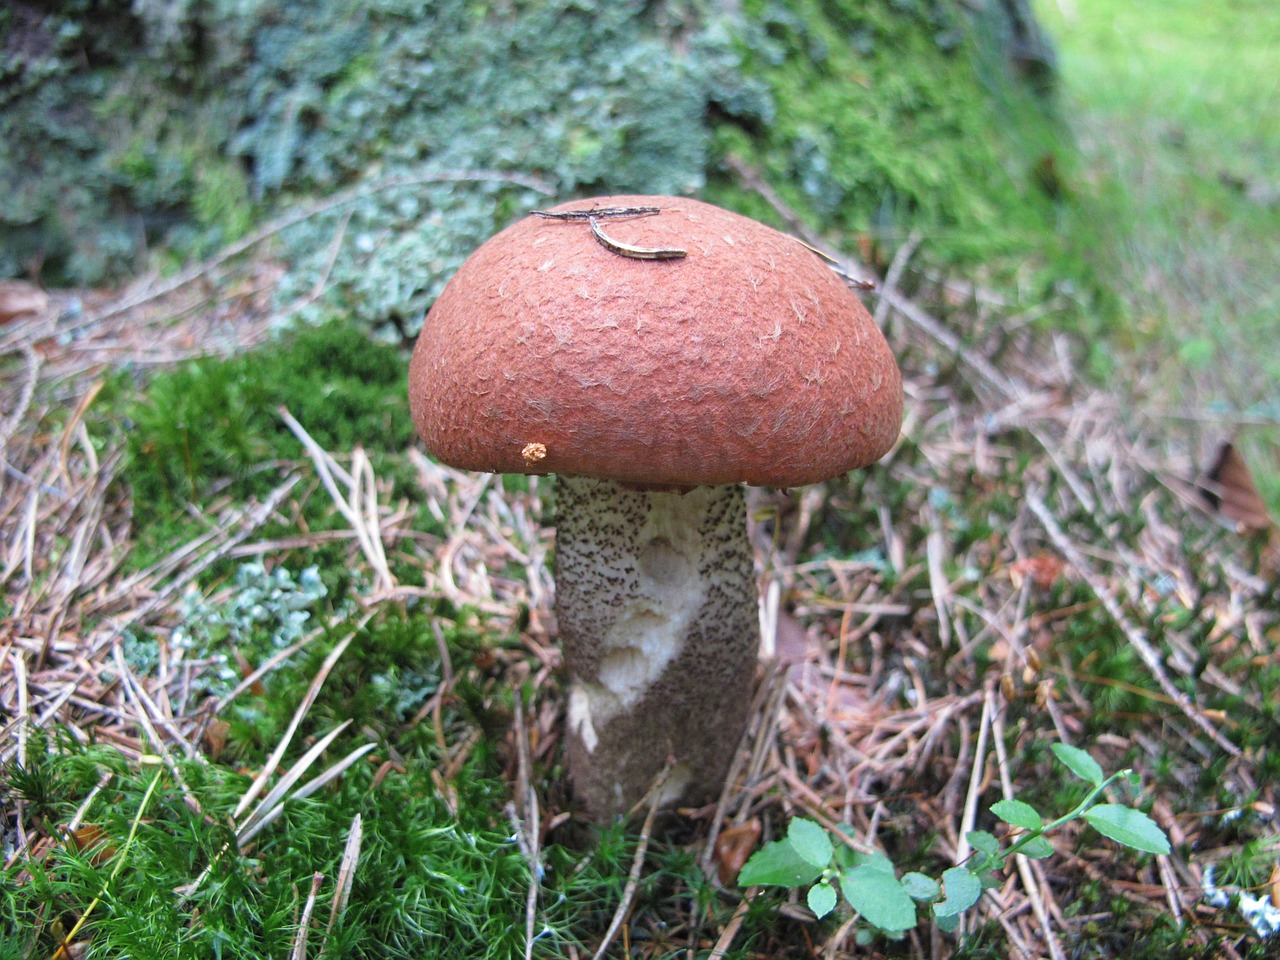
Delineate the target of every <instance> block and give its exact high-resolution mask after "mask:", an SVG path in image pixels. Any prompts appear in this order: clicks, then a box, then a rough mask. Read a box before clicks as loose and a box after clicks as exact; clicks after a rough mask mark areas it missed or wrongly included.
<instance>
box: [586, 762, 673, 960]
mask: <svg viewBox="0 0 1280 960" xmlns="http://www.w3.org/2000/svg"><path fill="white" fill-rule="evenodd" d="M670 774H671V765H670V764H668V765H667V766H666V767H665V768H664V769H663V770H662V772H661V773H659V774H658V776H657V778H656V779H655V780H654V782H653V786H652V787H650V788H649V793H650V797H651V799H650V800H649V813H648V815H647V816H646V817H645V818H644V826H642V827H641V828H640V842H639V843H637V844H636V853H635V856H634V857H632V859H631V871H630V872H629V873H628V874H627V885H626V887H625V888H624V889H623V891H622V901H621V902H620V903H619V904H618V909H617V910H615V911H614V913H613V920H611V921H610V923H609V929H608V930H606V931H605V934H604V940H603V941H601V943H600V947H599V949H598V950H596V952H595V954H594V955H593V956H592V958H591V960H601V958H602V957H603V956H604V955H605V953H606V952H607V951H608V949H609V947H610V945H611V944H612V943H613V938H614V937H616V936H617V935H618V931H619V930H620V929H621V928H622V924H623V922H624V921H625V920H626V919H627V914H628V913H630V912H631V903H632V901H633V900H634V899H635V895H636V888H637V887H639V886H640V870H641V869H642V868H643V867H644V858H645V854H647V853H648V852H649V837H650V836H651V835H652V833H653V821H654V820H655V819H656V818H657V816H658V808H659V807H660V806H661V805H662V788H663V787H664V786H665V785H666V782H667V777H668V776H670Z"/></svg>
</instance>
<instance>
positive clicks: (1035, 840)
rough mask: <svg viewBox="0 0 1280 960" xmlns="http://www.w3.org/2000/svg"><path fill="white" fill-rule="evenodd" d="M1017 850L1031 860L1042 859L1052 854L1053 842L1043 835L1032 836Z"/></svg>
mask: <svg viewBox="0 0 1280 960" xmlns="http://www.w3.org/2000/svg"><path fill="white" fill-rule="evenodd" d="M1018 852H1019V853H1021V854H1023V855H1025V856H1028V857H1030V858H1031V859H1033V860H1043V859H1044V858H1045V857H1052V856H1053V844H1052V843H1050V842H1049V841H1048V840H1046V839H1045V838H1044V837H1032V838H1031V839H1030V840H1028V841H1027V842H1026V843H1025V844H1023V846H1022V849H1021V850H1019V851H1018Z"/></svg>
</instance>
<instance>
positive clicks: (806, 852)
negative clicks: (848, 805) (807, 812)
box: [787, 817, 835, 869]
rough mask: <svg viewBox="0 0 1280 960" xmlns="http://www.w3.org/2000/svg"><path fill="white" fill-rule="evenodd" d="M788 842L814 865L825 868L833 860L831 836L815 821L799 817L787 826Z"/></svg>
mask: <svg viewBox="0 0 1280 960" xmlns="http://www.w3.org/2000/svg"><path fill="white" fill-rule="evenodd" d="M787 842H788V843H790V844H791V846H792V847H793V848H794V849H795V851H796V853H798V854H799V855H800V856H801V857H802V858H804V860H805V861H806V862H808V863H810V864H812V865H813V866H815V867H817V868H819V869H823V868H825V867H826V866H827V864H829V863H830V862H831V854H833V853H834V852H835V850H834V849H833V848H832V846H831V838H830V837H829V836H827V831H825V830H823V829H822V827H821V826H820V825H819V824H817V823H814V822H813V821H812V820H805V819H804V818H803V817H797V818H796V819H794V820H792V821H791V825H790V826H789V827H787Z"/></svg>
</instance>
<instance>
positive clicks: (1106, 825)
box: [1084, 803, 1169, 853]
mask: <svg viewBox="0 0 1280 960" xmlns="http://www.w3.org/2000/svg"><path fill="white" fill-rule="evenodd" d="M1084 818H1085V819H1086V820H1087V821H1089V825H1090V826H1091V827H1093V829H1095V830H1097V831H1098V832H1099V833H1100V834H1102V835H1103V836H1104V837H1110V838H1111V839H1112V840H1114V841H1115V842H1116V843H1123V844H1124V845H1125V846H1126V847H1132V848H1133V849H1134V850H1143V851H1145V852H1147V853H1168V852H1169V838H1168V837H1166V836H1165V835H1164V831H1163V830H1161V829H1160V828H1159V827H1158V826H1156V823H1155V821H1154V820H1152V819H1151V818H1150V817H1148V816H1147V815H1146V814H1145V813H1143V812H1142V811H1141V810H1134V809H1133V808H1132V807H1125V806H1121V805H1120V804H1118V803H1100V804H1098V805H1097V806H1096V807H1090V808H1089V809H1088V810H1086V811H1085V812H1084Z"/></svg>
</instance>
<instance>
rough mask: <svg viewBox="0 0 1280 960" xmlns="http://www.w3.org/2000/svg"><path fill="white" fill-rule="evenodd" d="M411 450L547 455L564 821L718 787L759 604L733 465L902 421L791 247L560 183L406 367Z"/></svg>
mask: <svg viewBox="0 0 1280 960" xmlns="http://www.w3.org/2000/svg"><path fill="white" fill-rule="evenodd" d="M409 394H410V406H411V409H412V412H413V418H414V422H415V425H416V426H417V429H418V432H419V433H420V435H421V436H422V438H423V439H424V441H425V443H426V446H427V447H428V449H429V450H430V451H431V452H432V453H433V454H434V455H435V456H436V457H437V458H439V459H440V460H441V461H443V462H445V463H447V464H450V465H452V466H455V467H461V468H464V469H469V470H478V471H488V472H493V473H526V474H546V473H554V474H556V475H557V481H556V513H557V536H556V555H555V567H556V604H555V609H556V619H557V623H558V629H559V635H560V640H561V643H562V647H563V651H564V660H565V664H566V666H567V668H568V672H569V677H570V688H569V702H568V723H567V726H568V763H569V773H570V776H571V778H572V780H573V787H574V792H575V795H576V796H577V798H578V800H579V801H580V803H581V804H582V806H583V807H584V808H585V811H586V813H587V815H588V816H590V817H592V818H594V819H597V820H605V819H608V818H611V817H614V816H616V815H618V814H620V813H623V812H625V811H627V810H628V809H629V808H630V807H631V806H632V805H634V804H635V803H636V802H637V801H638V800H640V799H641V798H642V797H644V796H645V794H646V792H647V791H648V790H649V789H650V788H651V787H652V786H653V785H654V783H655V782H657V780H658V777H659V775H660V774H661V773H662V772H663V770H664V769H665V770H667V776H666V779H665V780H664V781H663V786H662V787H661V791H662V793H661V801H662V802H663V803H664V804H671V803H676V802H684V803H695V802H703V801H706V800H708V799H710V798H712V797H714V796H716V795H717V794H718V793H719V791H720V790H721V789H722V787H723V783H724V778H725V776H726V773H727V770H728V767H729V764H730V761H731V759H732V757H733V754H734V751H735V749H736V747H737V744H738V742H739V740H740V739H741V736H742V733H743V731H744V729H745V727H746V723H747V720H748V710H749V705H750V701H751V694H752V686H753V683H754V677H755V666H756V659H757V648H758V645H759V620H758V616H757V601H756V583H755V575H754V564H753V556H752V551H751V547H750V544H749V541H748V539H747V517H746V506H745V499H744V495H743V487H742V485H743V484H748V485H755V486H770V487H794V486H799V485H802V484H809V483H816V482H820V481H823V480H826V479H829V478H831V477H834V476H837V475H840V474H843V473H845V472H847V471H849V470H851V469H854V468H857V467H862V466H866V465H867V464H870V463H872V462H874V461H875V460H877V459H879V458H880V457H881V456H883V455H884V454H885V453H886V452H887V451H888V449H889V447H890V446H891V445H892V444H893V442H894V441H895V439H896V438H897V436H898V432H899V429H900V427H901V421H902V384H901V378H900V376H899V373H898V367H897V364H896V363H895V362H894V359H893V356H892V354H891V353H890V351H889V347H888V345H887V344H886V343H885V340H884V337H883V336H882V335H881V333H880V330H879V329H878V328H877V327H876V325H875V323H874V322H873V320H872V319H871V317H870V316H869V315H868V313H867V311H866V310H865V309H864V308H863V306H862V304H861V303H860V302H859V300H858V298H857V297H856V296H855V295H854V294H853V293H852V292H851V291H850V290H849V288H848V287H847V286H846V285H845V283H844V282H843V281H842V280H841V279H840V277H839V276H837V275H836V273H835V272H834V271H832V270H831V269H829V268H828V266H827V265H826V264H825V263H823V262H822V261H821V260H820V259H819V258H818V256H817V255H815V253H814V252H813V251H812V250H811V249H809V248H807V247H806V246H805V245H804V244H802V243H800V242H799V241H797V240H795V239H794V238H792V237H788V236H786V235H785V234H782V233H779V232H777V231H776V230H773V229H772V228H770V227H766V226H764V225H762V224H760V223H757V222H755V221H753V220H749V219H747V218H746V217H743V216H740V215H738V214H734V213H730V212H728V211H725V210H722V209H719V208H717V207H714V206H711V205H709V204H706V203H701V202H699V201H696V200H690V199H684V198H677V197H639V196H614V197H600V198H596V199H594V200H582V201H577V202H574V203H571V204H566V205H563V206H560V207H557V208H555V209H553V210H551V211H547V212H544V213H540V214H539V215H537V216H530V217H527V218H525V219H523V220H520V221H519V222H517V223H515V224H514V225H512V226H510V227H508V228H507V229H505V230H503V231H502V232H501V233H499V234H497V235H496V236H494V237H493V238H491V239H490V240H488V241H487V242H486V243H484V244H483V245H482V246H481V247H480V248H479V249H478V250H476V252H475V253H474V254H472V256H471V257H470V258H469V259H468V260H467V261H466V262H465V263H464V264H463V265H462V267H461V268H460V269H459V270H458V272H457V274H456V275H455V276H454V277H453V279H452V280H450V281H449V283H448V284H447V285H446V287H445V289H444V290H443V291H442V292H441V294H440V296H439V298H438V300H437V301H436V303H435V305H434V306H433V307H432V309H431V311H430V313H429V314H428V316H427V319H426V323H425V326H424V328H423V331H422V334H421V336H420V337H419V339H418V343H417V346H416V347H415V349H414V354H413V361H412V365H411V367H410V374H409Z"/></svg>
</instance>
